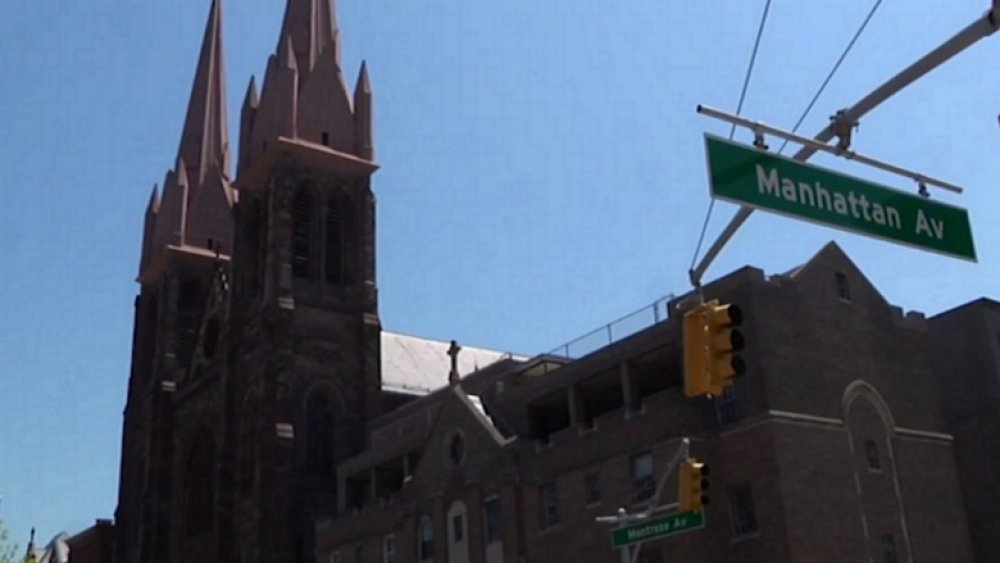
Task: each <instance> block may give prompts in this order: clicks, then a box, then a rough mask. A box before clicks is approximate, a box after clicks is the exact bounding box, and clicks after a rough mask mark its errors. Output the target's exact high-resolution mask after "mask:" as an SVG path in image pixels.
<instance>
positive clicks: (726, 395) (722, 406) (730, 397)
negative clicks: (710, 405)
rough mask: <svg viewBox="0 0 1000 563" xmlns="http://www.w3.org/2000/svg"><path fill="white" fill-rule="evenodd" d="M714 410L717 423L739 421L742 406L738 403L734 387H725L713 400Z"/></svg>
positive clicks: (737, 395) (741, 414) (738, 397)
mask: <svg viewBox="0 0 1000 563" xmlns="http://www.w3.org/2000/svg"><path fill="white" fill-rule="evenodd" d="M715 411H716V414H717V415H718V417H719V424H720V425H722V426H726V425H728V424H733V423H736V422H739V421H740V419H742V418H743V407H742V406H741V405H740V396H739V394H737V393H736V387H734V386H730V387H726V388H725V389H723V391H722V395H721V396H720V397H719V398H717V399H716V401H715Z"/></svg>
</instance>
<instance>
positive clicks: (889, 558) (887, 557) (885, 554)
mask: <svg viewBox="0 0 1000 563" xmlns="http://www.w3.org/2000/svg"><path fill="white" fill-rule="evenodd" d="M882 561H884V562H885V563H896V541H895V540H894V539H893V538H892V534H882Z"/></svg>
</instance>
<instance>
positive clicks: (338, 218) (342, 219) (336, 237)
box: [325, 197, 354, 285]
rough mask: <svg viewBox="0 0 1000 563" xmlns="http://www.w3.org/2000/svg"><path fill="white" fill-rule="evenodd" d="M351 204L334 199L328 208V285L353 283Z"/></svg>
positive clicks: (339, 198) (343, 200) (342, 199)
mask: <svg viewBox="0 0 1000 563" xmlns="http://www.w3.org/2000/svg"><path fill="white" fill-rule="evenodd" d="M351 227H352V214H351V207H350V202H348V201H346V200H345V199H344V198H342V197H333V198H332V199H331V200H330V203H329V204H328V205H327V207H326V264H325V268H326V283H330V284H334V285H349V284H350V283H351V277H352V273H353V272H352V271H351V265H352V258H353V254H354V252H353V245H352V244H351V238H352V237H351V235H352V232H351Z"/></svg>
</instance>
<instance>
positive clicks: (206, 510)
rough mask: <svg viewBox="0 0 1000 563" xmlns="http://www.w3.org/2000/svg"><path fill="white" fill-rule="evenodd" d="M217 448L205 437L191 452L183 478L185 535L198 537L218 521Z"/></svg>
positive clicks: (198, 441) (200, 439) (201, 437)
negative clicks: (216, 510) (216, 498)
mask: <svg viewBox="0 0 1000 563" xmlns="http://www.w3.org/2000/svg"><path fill="white" fill-rule="evenodd" d="M214 469H215V446H214V445H213V444H212V439H211V438H210V437H208V436H206V435H202V436H200V437H199V438H198V439H197V440H196V441H195V443H194V446H192V448H191V457H190V458H189V459H188V463H187V472H186V474H185V476H184V531H185V533H187V535H190V536H193V535H199V534H201V533H202V532H206V531H209V530H211V529H212V526H213V523H214V521H215V519H214V518H213V514H214V512H215V471H214Z"/></svg>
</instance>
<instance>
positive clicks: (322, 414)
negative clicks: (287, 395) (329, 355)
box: [306, 391, 334, 476]
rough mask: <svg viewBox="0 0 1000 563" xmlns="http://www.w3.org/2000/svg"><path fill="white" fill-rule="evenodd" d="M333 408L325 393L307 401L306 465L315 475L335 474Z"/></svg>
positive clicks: (317, 392)
mask: <svg viewBox="0 0 1000 563" xmlns="http://www.w3.org/2000/svg"><path fill="white" fill-rule="evenodd" d="M333 425H334V420H333V408H332V406H331V405H330V400H329V399H328V398H327V396H326V394H325V393H322V392H320V391H316V392H314V393H313V394H312V395H311V396H310V397H309V400H308V402H307V403H306V467H307V468H308V469H309V472H310V473H313V474H315V475H325V476H329V475H333V430H334V428H333Z"/></svg>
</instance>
